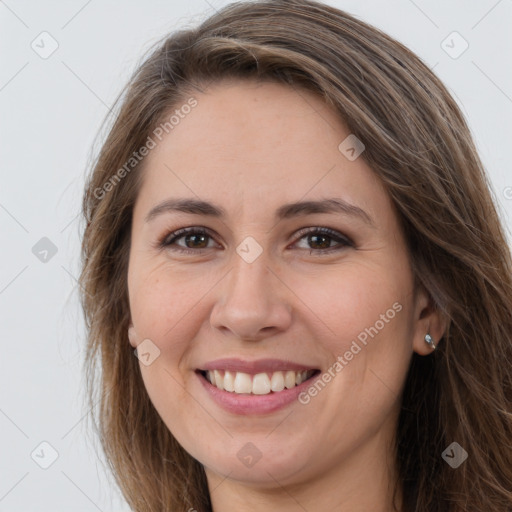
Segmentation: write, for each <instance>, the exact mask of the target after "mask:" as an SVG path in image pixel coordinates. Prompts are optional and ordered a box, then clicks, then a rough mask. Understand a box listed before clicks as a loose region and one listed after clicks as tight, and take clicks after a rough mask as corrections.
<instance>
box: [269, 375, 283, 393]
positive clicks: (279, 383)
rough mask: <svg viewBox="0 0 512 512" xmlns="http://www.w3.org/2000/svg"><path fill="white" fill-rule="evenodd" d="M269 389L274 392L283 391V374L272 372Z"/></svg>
mask: <svg viewBox="0 0 512 512" xmlns="http://www.w3.org/2000/svg"><path fill="white" fill-rule="evenodd" d="M270 389H271V390H272V391H274V392H276V391H283V389H284V375H283V372H274V373H273V375H272V379H270Z"/></svg>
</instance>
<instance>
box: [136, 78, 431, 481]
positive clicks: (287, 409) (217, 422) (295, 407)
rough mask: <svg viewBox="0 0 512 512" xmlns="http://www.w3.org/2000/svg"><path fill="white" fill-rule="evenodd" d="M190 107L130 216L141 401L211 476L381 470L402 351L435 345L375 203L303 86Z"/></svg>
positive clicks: (252, 90)
mask: <svg viewBox="0 0 512 512" xmlns="http://www.w3.org/2000/svg"><path fill="white" fill-rule="evenodd" d="M194 97H195V99H196V100H197V105H196V106H195V107H194V108H191V109H188V108H185V109H181V110H180V112H181V115H180V116H179V122H177V123H175V124H173V125H172V126H173V127H172V130H169V128H168V131H169V133H167V134H165V132H164V136H163V137H162V140H161V141H158V139H157V138H155V137H153V138H154V141H155V142H156V143H157V144H156V147H155V148H154V149H152V150H151V151H150V153H149V155H148V156H147V157H146V159H145V161H144V165H145V169H144V171H143V172H144V175H143V177H144V180H143V184H142V187H141V189H140V192H139V194H138V197H137V201H136V204H135V208H134V215H133V225H132V241H131V249H130V263H129V272H128V288H129V296H130V309H131V319H132V322H133V329H131V330H130V343H131V344H132V346H133V347H135V346H137V345H138V344H140V343H143V344H142V345H141V346H140V347H139V358H140V369H141V372H142V377H143V380H144V384H145V387H146V389H147V392H148V394H149V397H150V399H151V401H152V403H153V404H154V406H155V408H156V409H157V411H158V413H159V414H160V416H161V417H162V419H163V421H164V422H165V424H166V425H167V426H168V428H169V430H170V431H171V432H172V434H173V435H174V436H175V437H176V439H177V440H178V441H179V442H180V444H181V445H182V446H183V447H184V448H185V450H187V451H188V452H189V453H190V454H191V455H192V456H193V457H194V458H196V459H197V460H198V461H200V462H201V463H202V464H203V465H204V466H205V468H206V471H207V474H208V475H209V477H212V478H213V477H215V476H219V478H220V477H221V476H222V478H223V477H224V476H227V475H229V477H230V478H232V479H235V480H239V481H245V482H251V483H252V484H257V485H260V486H269V487H270V486H276V485H277V484H276V482H278V483H279V485H285V484H287V483H294V482H305V481H307V480H308V479H312V478H316V477H317V476H318V475H324V474H326V472H328V471H336V470H337V468H338V469H339V468H340V467H341V466H343V465H344V464H345V465H346V464H348V461H352V462H351V463H355V461H360V463H361V464H363V463H364V464H366V465H367V464H369V463H370V461H373V462H372V463H374V462H375V461H377V460H380V459H381V458H382V457H384V456H385V455H386V454H387V453H388V452H387V450H388V445H389V442H390V441H391V440H392V438H393V435H394V431H395V428H396V420H397V415H398V411H399V407H400V394H401V391H402V387H403V383H404V379H405V376H406V372H407V369H408V365H409V362H410V358H411V355H412V351H413V350H416V351H417V352H420V353H426V352H427V351H428V350H427V348H428V347H426V348H424V347H423V345H425V344H424V342H423V337H424V335H425V333H426V332H427V329H428V327H429V324H430V325H431V327H432V325H433V326H434V329H432V328H431V329H430V332H431V334H433V336H434V337H435V336H436V334H437V333H436V325H437V324H436V323H435V322H434V323H433V320H432V315H431V313H430V310H429V307H430V306H429V303H428V299H427V297H426V295H425V294H424V293H423V292H421V291H420V292H418V293H416V292H414V290H413V276H412V273H411V268H410V262H409V260H408V254H407V251H406V246H405V242H404V238H403V236H402V234H401V231H400V229H399V225H398V221H397V216H396V214H395V212H394V210H393V207H392V203H391V201H390V199H389V197H388V195H387V193H386V192H385V190H384V188H383V186H382V185H381V183H380V182H379V180H378V179H377V178H376V176H375V175H374V173H373V172H372V170H371V169H370V168H369V167H368V165H367V164H366V163H365V161H364V160H363V158H362V157H358V158H356V157H357V154H358V152H359V151H360V150H361V149H362V148H361V146H359V145H357V144H356V143H355V142H354V140H353V139H352V138H349V139H348V140H346V139H347V137H349V136H350V132H349V131H348V130H347V129H346V127H345V126H344V125H343V123H342V122H341V121H340V119H339V118H338V116H337V115H336V114H335V113H334V112H333V111H331V110H330V109H329V108H328V107H327V106H326V105H325V104H324V103H323V102H322V101H321V99H319V98H317V97H316V96H314V95H313V94H311V93H309V92H307V91H304V90H300V89H298V90H294V89H293V88H289V87H287V86H284V85H278V84H272V83H264V84H257V83H255V82H242V81H233V82H221V83H218V84H216V85H215V86H213V87H210V88H209V89H208V90H207V91H206V92H205V93H202V94H196V95H194ZM186 103H187V99H185V101H184V102H183V104H186ZM177 108H178V110H179V109H180V105H178V106H177ZM183 112H188V113H187V114H184V113H183ZM344 141H345V142H344ZM356 142H357V141H356ZM363 142H364V141H363ZM340 144H341V147H340V148H339V146H340ZM351 148H353V151H352V150H351ZM363 156H364V152H363ZM185 200H186V201H187V203H188V205H187V204H186V203H185ZM180 202H182V203H181V206H180ZM191 202H194V203H197V204H192V203H191ZM185 228H186V229H187V230H189V232H188V234H187V233H183V232H180V233H179V234H177V235H173V233H175V232H176V231H178V230H183V229H185ZM198 230H199V231H198ZM326 230H328V231H326ZM205 370H211V371H212V373H213V379H214V380H215V386H214V385H212V384H211V383H210V382H208V380H207V377H206V376H205V375H207V374H206V373H205ZM213 370H217V371H215V372H213ZM304 372H307V373H304ZM311 375H312V377H310V376H311ZM307 377H310V378H309V380H307V381H305V382H302V383H300V384H299V383H297V380H299V382H300V379H301V378H302V379H304V378H307ZM329 377H330V378H329ZM217 386H220V387H224V388H228V389H233V386H234V387H235V391H226V390H225V389H224V390H221V389H219V388H218V387H217ZM237 391H238V392H237Z"/></svg>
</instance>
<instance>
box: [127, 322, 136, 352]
mask: <svg viewBox="0 0 512 512" xmlns="http://www.w3.org/2000/svg"><path fill="white" fill-rule="evenodd" d="M128 340H129V342H130V345H131V346H132V347H133V348H137V333H136V332H135V328H134V327H133V324H132V323H131V322H130V326H129V327H128Z"/></svg>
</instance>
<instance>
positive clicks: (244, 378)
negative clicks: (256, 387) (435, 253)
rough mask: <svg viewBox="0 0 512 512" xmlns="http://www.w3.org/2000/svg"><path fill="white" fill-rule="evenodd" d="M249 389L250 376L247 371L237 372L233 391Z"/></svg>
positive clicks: (238, 391) (250, 383) (245, 391)
mask: <svg viewBox="0 0 512 512" xmlns="http://www.w3.org/2000/svg"><path fill="white" fill-rule="evenodd" d="M251 391H252V381H251V376H250V375H249V374H248V373H241V372H237V373H236V376H235V393H250V392H251Z"/></svg>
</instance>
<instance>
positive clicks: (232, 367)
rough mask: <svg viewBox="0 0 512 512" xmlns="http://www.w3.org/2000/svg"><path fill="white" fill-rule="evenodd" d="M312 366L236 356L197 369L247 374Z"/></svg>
mask: <svg viewBox="0 0 512 512" xmlns="http://www.w3.org/2000/svg"><path fill="white" fill-rule="evenodd" d="M316 369H318V368H315V367H314V366H308V365H305V364H300V363H296V362H293V361H287V360H284V359H257V360H254V361H244V360H243V359H237V358H224V359H215V360H214V361H209V362H208V363H205V364H203V365H202V366H201V368H199V370H227V371H230V372H241V373H248V374H252V375H254V374H257V373H265V372H277V371H286V370H293V371H303V370H316Z"/></svg>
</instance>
